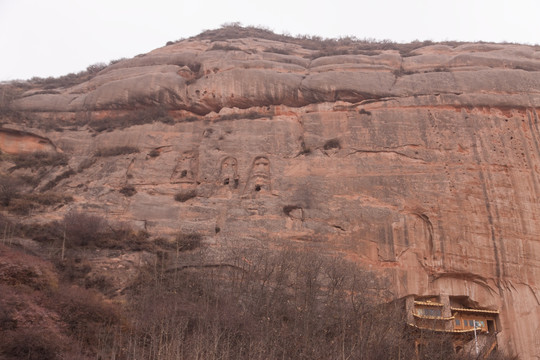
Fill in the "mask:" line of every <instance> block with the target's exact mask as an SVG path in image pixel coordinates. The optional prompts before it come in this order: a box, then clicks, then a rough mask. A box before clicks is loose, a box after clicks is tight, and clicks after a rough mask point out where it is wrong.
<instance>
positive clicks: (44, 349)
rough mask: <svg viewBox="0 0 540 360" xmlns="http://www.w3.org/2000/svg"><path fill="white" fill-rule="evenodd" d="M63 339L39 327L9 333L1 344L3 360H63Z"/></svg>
mask: <svg viewBox="0 0 540 360" xmlns="http://www.w3.org/2000/svg"><path fill="white" fill-rule="evenodd" d="M62 340H63V339H60V338H59V337H58V336H57V335H56V334H54V333H51V332H50V331H47V330H46V329H41V328H39V327H32V328H21V329H15V330H11V331H8V332H6V333H5V334H4V336H3V339H2V342H0V354H2V355H3V356H5V357H2V358H3V359H27V360H56V359H62V356H61V353H62V350H63V347H64V346H63V343H62Z"/></svg>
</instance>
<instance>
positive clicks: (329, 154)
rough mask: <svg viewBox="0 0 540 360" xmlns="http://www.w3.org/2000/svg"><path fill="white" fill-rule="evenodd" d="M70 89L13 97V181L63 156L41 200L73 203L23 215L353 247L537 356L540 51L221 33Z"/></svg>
mask: <svg viewBox="0 0 540 360" xmlns="http://www.w3.org/2000/svg"><path fill="white" fill-rule="evenodd" d="M63 80H66V79H65V78H60V79H41V80H40V81H30V82H13V83H5V84H2V85H1V87H0V102H1V103H2V104H1V105H2V112H1V121H2V128H0V151H1V152H2V156H3V158H2V162H1V163H0V171H2V172H11V173H12V174H15V173H16V172H17V171H21V172H22V171H27V172H28V171H30V170H28V169H14V168H13V163H12V162H10V161H11V160H10V159H11V157H13V156H21V155H24V154H29V153H33V152H40V153H42V152H51V153H61V154H63V156H65V157H66V159H67V160H66V162H67V163H66V164H60V165H58V166H53V167H52V168H51V169H50V170H47V171H48V172H45V173H41V175H40V176H41V177H40V179H39V180H38V183H37V184H35V187H34V189H35V191H40V190H42V189H43V188H44V187H46V188H47V189H50V188H53V190H55V191H57V192H62V193H65V194H67V195H71V196H73V198H74V199H75V201H74V202H73V203H71V204H69V205H66V206H61V207H57V208H54V209H51V210H50V211H48V212H47V213H46V214H44V213H39V212H37V211H35V212H30V214H29V215H27V216H26V218H25V221H27V222H31V221H42V220H44V219H47V220H51V219H61V218H62V217H63V216H64V215H65V214H66V213H67V212H68V211H69V210H71V209H76V210H85V211H90V212H92V213H96V214H102V215H106V216H107V217H108V218H109V219H111V220H116V221H123V222H127V223H129V224H131V225H132V226H135V227H139V228H141V229H145V230H147V231H148V232H150V233H152V234H161V235H162V236H165V237H166V236H171V235H173V234H176V233H178V232H184V233H198V234H200V235H202V241H203V243H205V244H207V245H208V246H209V248H211V249H214V250H215V251H217V252H219V249H223V248H230V247H242V246H245V245H246V244H251V245H253V244H260V246H267V245H268V246H273V245H275V246H283V245H284V244H289V243H293V244H296V245H299V244H300V245H301V246H305V247H306V248H311V249H315V250H317V251H320V252H327V253H336V254H342V255H344V256H345V257H346V258H348V259H350V260H352V261H355V262H357V263H359V264H361V266H366V267H369V268H371V269H374V270H379V271H380V272H381V273H383V274H385V275H386V276H388V277H389V278H390V279H391V280H392V284H393V285H392V286H393V287H392V289H391V291H392V292H393V294H394V296H395V297H396V298H400V297H404V296H408V295H415V296H418V297H421V296H428V295H438V294H446V295H450V296H463V297H469V299H470V300H471V301H472V302H473V303H475V304H479V306H481V307H482V308H484V309H493V310H499V312H500V315H499V316H500V327H499V329H498V330H500V332H499V334H498V344H499V348H501V349H504V350H506V351H509V352H513V353H516V354H519V355H520V357H522V358H523V359H532V358H540V341H539V336H538V334H539V333H540V222H539V221H538V219H540V203H539V199H540V128H539V117H540V114H539V110H540V48H539V47H538V46H526V45H512V44H485V43H474V44H472V43H443V44H435V43H433V44H432V43H415V44H407V45H400V44H391V43H369V42H362V41H354V40H345V39H343V40H335V41H329V40H328V41H324V40H323V41H321V40H313V39H310V38H304V39H301V38H292V37H287V36H279V35H272V36H270V34H269V33H268V32H265V31H261V32H257V31H252V32H249V31H245V32H242V31H239V32H234V33H231V34H228V32H227V31H226V29H224V30H222V31H221V32H220V31H219V30H217V31H209V32H206V33H203V34H201V35H199V36H197V37H194V38H190V39H187V40H181V41H177V42H174V43H169V44H168V45H167V46H165V47H162V48H159V49H156V50H154V51H151V52H150V53H148V54H143V55H139V56H136V57H134V58H132V59H123V60H120V61H117V62H114V63H112V64H111V65H109V66H103V67H102V68H101V69H98V71H96V72H95V73H93V74H92V76H85V77H83V78H81V81H79V82H77V81H67V80H66V81H63ZM115 149H116V151H114V150H115ZM107 150H108V152H107ZM8 155H9V156H8ZM10 156H11V157H10ZM71 169H72V171H69V170H71ZM65 174H67V175H65ZM63 175H64V176H63ZM123 189H124V191H123V192H122V190H123ZM125 189H128V190H129V196H127V195H126V193H127V192H128V191H127V190H125Z"/></svg>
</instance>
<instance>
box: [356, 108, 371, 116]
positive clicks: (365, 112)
mask: <svg viewBox="0 0 540 360" xmlns="http://www.w3.org/2000/svg"><path fill="white" fill-rule="evenodd" d="M358 113H359V114H363V115H371V111H367V110H366V109H360V110H359V111H358Z"/></svg>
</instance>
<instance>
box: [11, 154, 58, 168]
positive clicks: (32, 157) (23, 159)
mask: <svg viewBox="0 0 540 360" xmlns="http://www.w3.org/2000/svg"><path fill="white" fill-rule="evenodd" d="M13 161H14V162H15V168H16V169H21V168H33V169H35V168H40V167H44V166H64V165H67V162H68V157H67V156H66V155H65V154H61V153H53V152H34V153H31V154H21V155H17V156H15V157H13Z"/></svg>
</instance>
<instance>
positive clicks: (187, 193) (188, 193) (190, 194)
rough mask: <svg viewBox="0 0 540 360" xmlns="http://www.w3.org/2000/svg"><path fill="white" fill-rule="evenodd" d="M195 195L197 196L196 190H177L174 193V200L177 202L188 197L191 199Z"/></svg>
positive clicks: (183, 200) (184, 200)
mask: <svg viewBox="0 0 540 360" xmlns="http://www.w3.org/2000/svg"><path fill="white" fill-rule="evenodd" d="M196 196H197V191H196V190H185V191H180V192H177V193H176V194H175V195H174V200H176V201H179V202H186V201H188V200H189V199H193V198H194V197H196Z"/></svg>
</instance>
